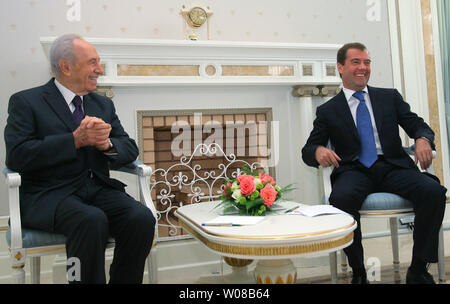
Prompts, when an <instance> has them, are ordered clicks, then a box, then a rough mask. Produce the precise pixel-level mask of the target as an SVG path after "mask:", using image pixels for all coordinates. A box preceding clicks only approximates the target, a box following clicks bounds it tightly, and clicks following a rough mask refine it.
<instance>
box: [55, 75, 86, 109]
mask: <svg viewBox="0 0 450 304" xmlns="http://www.w3.org/2000/svg"><path fill="white" fill-rule="evenodd" d="M55 85H56V87H57V88H58V90H59V91H60V92H61V94H62V96H63V97H64V100H65V101H66V103H67V104H68V105H70V103H71V102H72V100H73V98H74V97H75V95H76V94H75V93H74V92H72V91H71V90H69V89H68V88H66V87H65V86H63V85H62V84H61V83H60V82H59V81H58V80H56V78H55ZM80 97H81V100H83V96H80Z"/></svg>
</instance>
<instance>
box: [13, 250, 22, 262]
mask: <svg viewBox="0 0 450 304" xmlns="http://www.w3.org/2000/svg"><path fill="white" fill-rule="evenodd" d="M14 258H15V259H16V260H17V261H20V260H21V259H22V258H23V254H22V253H21V252H20V251H19V252H17V253H16V255H15V256H14Z"/></svg>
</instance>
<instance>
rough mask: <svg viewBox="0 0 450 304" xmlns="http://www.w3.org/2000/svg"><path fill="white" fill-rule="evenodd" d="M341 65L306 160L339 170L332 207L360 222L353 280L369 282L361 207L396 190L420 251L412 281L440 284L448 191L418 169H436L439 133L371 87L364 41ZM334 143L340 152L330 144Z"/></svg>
mask: <svg viewBox="0 0 450 304" xmlns="http://www.w3.org/2000/svg"><path fill="white" fill-rule="evenodd" d="M337 66H338V70H339V73H340V75H341V78H342V84H343V89H342V91H341V92H340V93H339V94H338V95H336V96H335V97H334V98H332V99H331V100H329V101H328V102H326V103H325V104H323V105H321V106H319V107H318V108H317V111H316V119H315V120H314V126H313V130H312V131H311V134H310V136H309V138H308V140H307V142H306V144H305V146H304V147H303V149H302V158H303V160H304V162H305V163H306V164H307V165H309V166H313V167H318V166H319V165H320V166H323V167H329V166H332V165H334V166H335V168H334V170H333V173H332V175H331V183H332V192H331V195H330V198H329V200H330V203H331V204H332V205H334V206H336V207H337V208H339V209H342V210H344V211H346V212H348V213H349V214H351V215H353V217H354V218H355V220H356V221H357V222H358V227H357V229H356V230H355V232H354V239H353V244H352V245H350V246H349V247H347V248H345V249H344V251H345V253H346V255H347V256H348V260H349V264H350V266H351V267H352V270H353V279H352V283H367V276H366V271H365V268H364V255H363V248H362V244H361V228H360V215H359V210H360V208H361V205H362V203H363V201H364V199H365V198H366V196H367V195H368V194H370V193H372V192H390V193H395V194H398V195H400V196H402V197H405V198H407V199H409V200H410V201H412V202H413V205H414V211H415V214H416V216H415V229H414V237H413V238H414V247H413V253H412V262H411V266H410V267H409V268H408V273H407V276H406V282H407V283H434V280H433V277H432V276H431V275H430V274H429V273H428V271H427V267H426V265H427V263H435V262H437V255H438V254H437V252H438V233H439V229H440V226H441V224H442V220H443V216H444V210H445V199H446V197H445V193H446V191H447V189H445V188H444V187H442V186H441V185H440V184H439V182H438V181H437V178H435V177H434V176H430V175H426V174H423V173H421V172H420V171H419V169H418V168H417V166H416V164H417V163H419V164H420V167H421V168H422V169H426V168H428V167H429V166H430V165H431V162H432V148H433V147H434V143H433V141H434V132H433V131H432V130H431V129H430V127H429V126H428V125H427V124H426V123H425V122H424V121H423V119H422V118H420V117H418V116H417V115H416V114H415V113H413V112H411V111H410V107H409V105H408V104H407V103H406V102H405V101H404V100H403V98H402V97H401V95H400V94H399V93H398V91H397V90H395V89H382V88H375V87H370V86H367V83H368V81H369V78H370V66H371V59H370V56H369V53H368V51H367V49H366V47H365V46H364V45H363V44H361V43H349V44H346V45H344V46H343V47H342V48H341V49H340V50H339V51H338V54H337ZM399 126H401V127H402V128H403V129H404V130H405V132H406V133H407V134H408V136H409V137H411V138H413V139H415V162H414V161H413V160H412V159H411V158H410V157H409V156H408V154H407V153H406V152H405V151H404V150H403V148H402V142H401V139H400V136H399V128H398V127H399ZM328 142H330V143H331V145H332V146H333V148H334V149H329V148H327V147H326V146H327V144H328Z"/></svg>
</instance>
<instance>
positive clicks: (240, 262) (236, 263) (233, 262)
mask: <svg viewBox="0 0 450 304" xmlns="http://www.w3.org/2000/svg"><path fill="white" fill-rule="evenodd" d="M223 260H224V261H225V263H227V264H228V265H230V266H231V267H245V266H248V265H250V264H251V263H252V262H253V260H247V259H236V258H230V257H223Z"/></svg>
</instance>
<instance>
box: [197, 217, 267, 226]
mask: <svg viewBox="0 0 450 304" xmlns="http://www.w3.org/2000/svg"><path fill="white" fill-rule="evenodd" d="M265 219H266V217H264V216H241V215H236V216H234V215H221V216H218V217H216V218H213V219H212V220H209V221H206V222H204V223H202V226H224V227H226V226H247V225H256V224H258V223H260V222H262V221H264V220H265Z"/></svg>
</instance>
